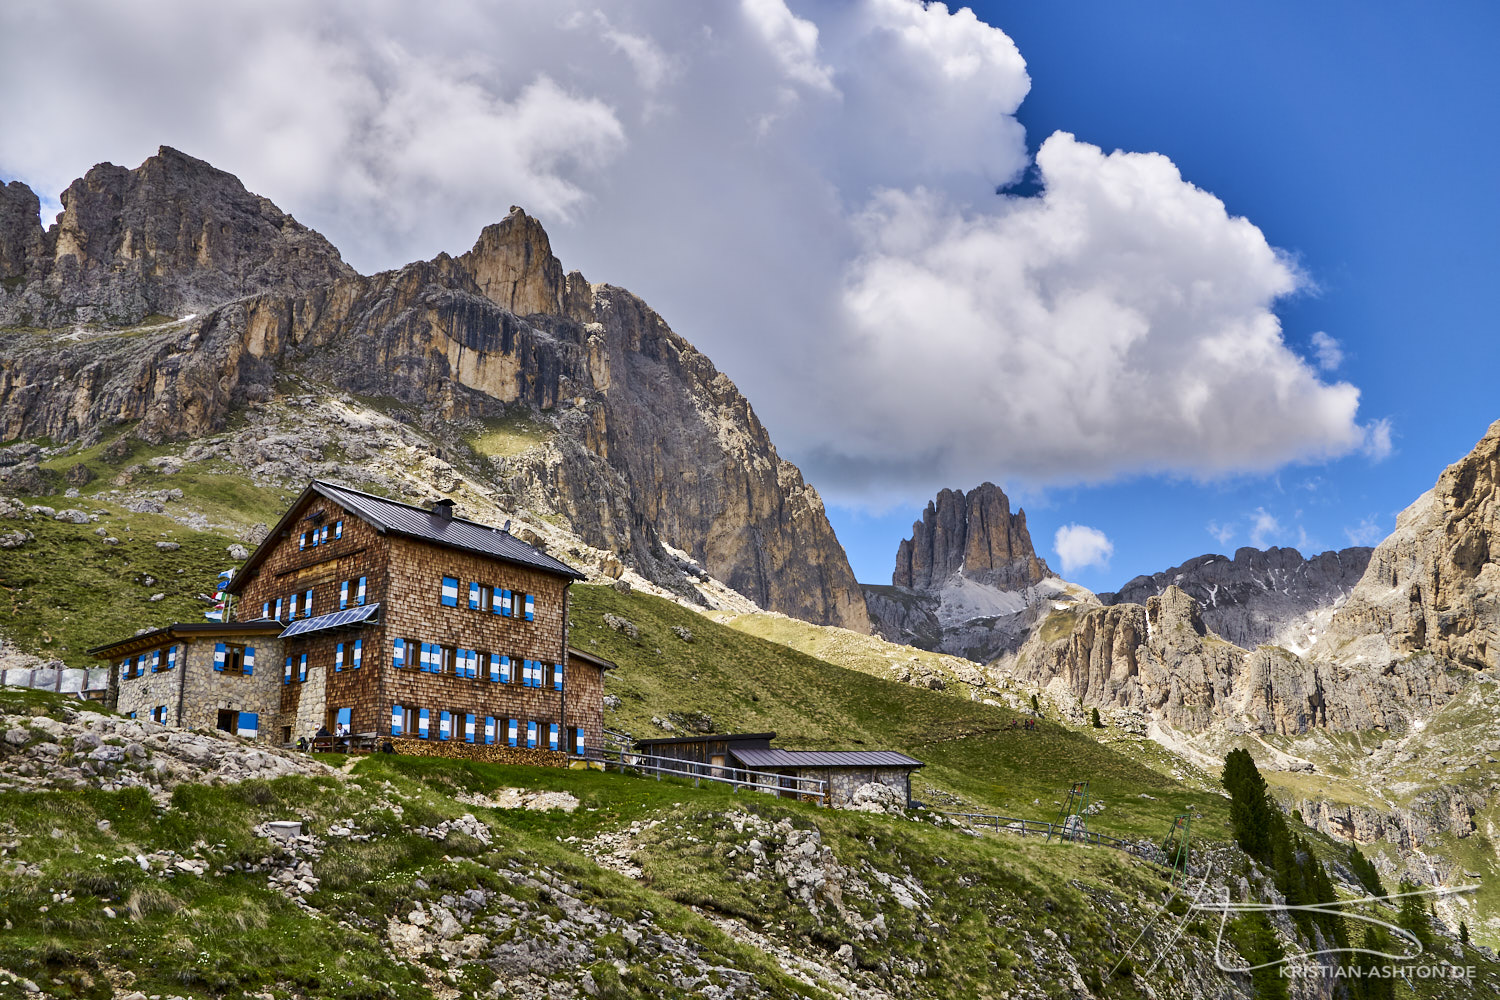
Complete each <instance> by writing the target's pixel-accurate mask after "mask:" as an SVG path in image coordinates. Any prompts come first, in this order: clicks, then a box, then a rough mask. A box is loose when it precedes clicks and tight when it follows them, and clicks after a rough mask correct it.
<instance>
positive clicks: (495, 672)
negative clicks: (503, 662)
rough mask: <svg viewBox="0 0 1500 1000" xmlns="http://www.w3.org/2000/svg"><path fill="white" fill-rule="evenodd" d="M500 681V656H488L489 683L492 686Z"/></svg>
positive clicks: (497, 654)
mask: <svg viewBox="0 0 1500 1000" xmlns="http://www.w3.org/2000/svg"><path fill="white" fill-rule="evenodd" d="M499 680H500V654H499V653H491V654H490V683H491V684H494V683H496V682H498V681H499Z"/></svg>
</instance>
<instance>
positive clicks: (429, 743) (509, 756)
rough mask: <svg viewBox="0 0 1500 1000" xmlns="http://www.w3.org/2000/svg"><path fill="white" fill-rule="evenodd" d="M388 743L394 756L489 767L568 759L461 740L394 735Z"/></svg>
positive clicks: (560, 754) (555, 752)
mask: <svg viewBox="0 0 1500 1000" xmlns="http://www.w3.org/2000/svg"><path fill="white" fill-rule="evenodd" d="M391 744H392V746H393V747H394V748H395V751H396V752H397V753H401V754H406V755H408V756H411V757H446V758H448V759H450V760H482V761H486V762H487V763H490V764H529V765H531V766H532V767H567V766H568V760H569V758H568V755H567V754H565V753H563V752H562V751H561V750H533V749H530V748H528V747H511V746H495V745H493V744H487V743H468V742H466V741H464V740H423V739H417V738H414V737H409V736H395V737H392V738H391Z"/></svg>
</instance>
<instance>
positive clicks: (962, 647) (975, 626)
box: [864, 483, 1073, 663]
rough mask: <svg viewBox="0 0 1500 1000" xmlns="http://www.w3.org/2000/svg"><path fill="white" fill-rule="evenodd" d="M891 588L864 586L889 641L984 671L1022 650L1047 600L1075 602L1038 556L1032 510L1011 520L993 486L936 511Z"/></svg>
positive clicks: (941, 503)
mask: <svg viewBox="0 0 1500 1000" xmlns="http://www.w3.org/2000/svg"><path fill="white" fill-rule="evenodd" d="M891 583H892V585H891V586H889V587H880V586H874V585H866V586H865V587H864V597H865V607H866V608H867V609H868V611H869V613H870V620H871V622H872V623H873V624H874V626H875V631H876V632H877V633H878V634H879V635H880V636H881V638H883V639H886V640H888V641H890V642H899V643H904V644H906V645H910V646H916V647H917V648H919V649H928V650H933V651H936V652H942V653H949V654H952V655H954V656H963V657H966V658H968V659H971V660H975V661H977V662H981V663H984V662H988V661H990V660H992V659H994V658H995V657H996V656H999V655H1000V654H1002V653H1005V652H1009V651H1012V650H1014V649H1016V648H1017V647H1019V646H1020V645H1021V643H1022V642H1024V641H1025V640H1026V636H1027V634H1028V633H1029V631H1030V629H1031V626H1032V624H1033V623H1034V622H1035V620H1036V617H1037V615H1038V614H1039V613H1040V608H1041V607H1042V606H1043V605H1044V604H1046V603H1047V602H1048V601H1050V600H1053V599H1054V598H1058V597H1063V598H1065V599H1067V600H1072V599H1073V598H1072V597H1071V596H1069V595H1068V594H1067V593H1066V591H1067V590H1068V585H1067V584H1064V583H1063V582H1062V581H1061V580H1058V579H1057V578H1056V577H1054V576H1053V575H1052V571H1051V570H1050V569H1048V568H1047V564H1046V562H1044V561H1043V560H1042V559H1041V558H1040V557H1038V556H1037V554H1036V550H1035V549H1034V548H1032V545H1031V533H1030V532H1029V531H1027V530H1026V512H1025V511H1024V510H1018V511H1016V512H1015V513H1014V514H1012V513H1011V512H1010V500H1009V499H1008V498H1007V497H1006V496H1005V494H1004V493H1003V492H1001V490H1000V487H998V486H996V485H995V484H994V483H985V484H983V485H982V486H979V487H977V488H976V489H973V490H971V491H970V492H969V493H967V494H965V493H964V492H963V491H962V490H943V491H942V492H941V493H939V494H938V495H937V499H936V500H934V501H932V502H930V503H928V504H927V509H926V510H925V511H923V512H922V520H920V521H918V522H916V523H915V524H913V525H912V526H911V537H910V538H908V539H905V540H903V541H902V542H901V544H900V546H899V547H898V548H897V549H896V570H895V572H894V573H892V574H891Z"/></svg>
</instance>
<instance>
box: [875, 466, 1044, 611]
mask: <svg viewBox="0 0 1500 1000" xmlns="http://www.w3.org/2000/svg"><path fill="white" fill-rule="evenodd" d="M911 532H912V536H911V537H910V538H908V539H904V540H903V541H902V542H901V544H900V546H899V547H897V549H896V570H895V572H894V573H892V574H891V583H892V584H893V585H895V586H897V587H906V588H908V589H910V590H919V591H924V592H928V593H932V592H936V591H939V590H941V589H942V588H943V586H944V584H946V583H947V582H948V580H949V579H950V578H951V577H953V576H954V575H955V574H958V575H961V576H963V577H965V578H966V579H969V580H974V581H975V582H978V583H982V584H985V585H986V586H990V587H994V588H996V589H998V590H1021V589H1023V588H1025V587H1029V586H1031V585H1033V584H1036V583H1040V582H1041V581H1042V580H1045V579H1046V578H1047V577H1049V576H1051V575H1052V571H1051V570H1049V569H1048V568H1047V564H1046V563H1045V562H1043V561H1042V560H1041V559H1040V558H1038V557H1037V554H1036V550H1035V549H1033V548H1032V545H1031V533H1030V532H1029V531H1027V530H1026V512H1025V511H1024V510H1018V511H1016V512H1015V513H1014V514H1012V513H1011V512H1010V500H1009V498H1007V497H1006V495H1005V494H1004V493H1003V492H1002V491H1001V489H1000V487H998V486H996V485H995V484H994V483H984V484H983V485H981V486H979V487H977V488H975V489H973V490H971V491H969V493H968V494H965V493H964V492H963V491H962V490H943V491H942V492H941V493H939V494H938V495H937V499H936V500H933V501H929V502H928V504H927V509H926V510H924V511H923V512H922V520H920V521H918V522H916V523H915V524H913V525H912V526H911Z"/></svg>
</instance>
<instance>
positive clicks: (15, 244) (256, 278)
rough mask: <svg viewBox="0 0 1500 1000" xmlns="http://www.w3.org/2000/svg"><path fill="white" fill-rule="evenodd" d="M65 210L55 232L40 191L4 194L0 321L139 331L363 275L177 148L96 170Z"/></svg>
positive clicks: (75, 189) (233, 181) (15, 188)
mask: <svg viewBox="0 0 1500 1000" xmlns="http://www.w3.org/2000/svg"><path fill="white" fill-rule="evenodd" d="M62 205H63V211H62V214H61V215H60V216H59V217H58V220H57V222H56V223H55V224H54V225H52V227H51V228H49V229H48V230H46V231H45V233H44V232H43V231H42V228H41V221H40V219H39V218H38V217H37V212H38V202H37V197H36V195H35V194H33V193H32V192H31V190H30V189H29V188H27V187H26V186H25V185H24V184H20V183H19V182H14V181H13V182H11V183H10V184H9V185H7V186H6V187H5V189H4V194H3V195H0V279H4V280H5V282H6V284H5V286H0V287H3V290H0V326H36V327H54V326H61V325H64V324H68V323H75V322H77V323H106V324H112V325H129V324H132V323H138V322H140V321H141V320H142V319H145V318H146V317H148V316H151V315H162V316H167V317H178V316H182V315H185V314H187V313H191V312H201V311H203V310H206V309H209V308H212V307H213V306H216V305H219V304H221V303H223V302H226V301H228V300H230V299H235V298H240V297H242V296H245V295H255V294H259V293H263V292H270V291H296V290H301V289H307V288H312V287H314V286H317V285H323V284H327V283H328V282H331V281H335V280H337V279H339V278H346V277H352V276H353V274H354V270H353V269H352V268H350V267H349V266H348V265H347V264H345V263H344V262H343V260H342V259H341V258H340V257H339V252H338V251H337V250H336V249H334V247H333V245H332V244H330V243H329V242H328V241H327V240H326V239H324V238H323V237H322V236H321V235H319V234H318V233H316V232H314V231H313V230H311V229H308V228H307V227H306V226H304V225H302V224H301V223H299V222H298V221H297V220H296V219H293V218H292V217H291V216H290V215H287V214H285V213H284V212H282V211H281V210H280V209H278V208H277V207H276V206H275V205H273V204H272V203H271V202H270V201H268V200H267V199H265V198H262V197H260V196H259V195H255V194H251V193H250V192H249V191H246V190H245V186H244V185H243V184H241V183H240V181H239V179H238V178H236V177H235V176H234V175H232V174H228V173H225V172H224V171H222V170H217V169H215V168H214V167H212V166H210V165H209V164H207V163H205V162H203V161H202V160H197V159H194V158H193V157H191V156H187V155H185V154H183V153H180V152H178V151H177V150H175V149H172V148H171V147H169V146H163V147H161V149H160V151H159V152H158V153H157V154H156V155H155V156H153V157H151V158H150V159H148V160H146V162H144V163H142V164H141V165H140V166H139V167H137V168H136V169H134V170H127V169H126V168H124V167H117V166H115V165H114V164H112V163H101V164H99V165H98V166H95V167H94V168H92V169H91V170H90V171H89V172H88V173H87V174H85V175H84V176H83V177H82V178H80V179H79V180H76V181H74V182H73V183H72V184H71V185H69V186H68V189H67V190H66V191H64V192H63V193H62ZM17 279H22V280H19V281H18V280H17ZM12 285H14V287H10V286H12Z"/></svg>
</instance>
